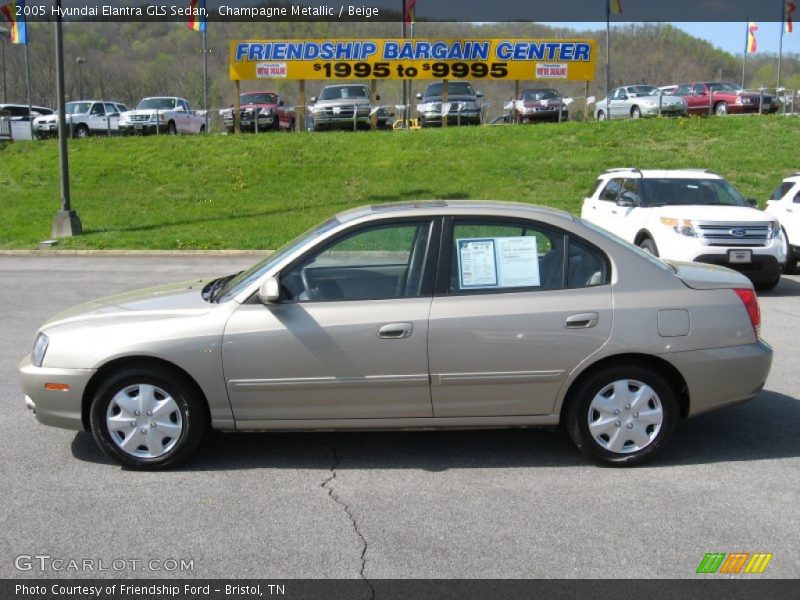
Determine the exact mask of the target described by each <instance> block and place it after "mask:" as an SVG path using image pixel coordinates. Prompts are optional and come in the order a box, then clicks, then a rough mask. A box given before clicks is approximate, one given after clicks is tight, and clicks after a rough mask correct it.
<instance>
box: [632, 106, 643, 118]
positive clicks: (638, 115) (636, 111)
mask: <svg viewBox="0 0 800 600" xmlns="http://www.w3.org/2000/svg"><path fill="white" fill-rule="evenodd" d="M641 118H642V111H641V109H640V108H639V107H638V106H634V107H633V108H632V109H631V119H641Z"/></svg>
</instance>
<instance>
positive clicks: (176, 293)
mask: <svg viewBox="0 0 800 600" xmlns="http://www.w3.org/2000/svg"><path fill="white" fill-rule="evenodd" d="M206 281H207V280H194V281H186V282H182V283H173V284H169V285H162V286H158V287H153V288H147V289H143V290H135V291H132V292H125V293H122V294H115V295H113V296H106V297H105V298H98V299H97V300H93V301H91V302H86V303H84V304H79V305H77V306H73V307H72V308H68V309H67V310H65V311H63V312H60V313H59V314H57V315H55V316H54V317H52V318H51V319H50V320H49V321H48V322H47V323H46V324H45V325H44V326H43V327H42V329H48V328H52V327H58V326H60V325H66V324H69V323H77V322H86V321H96V320H97V321H109V320H117V321H119V320H126V321H127V320H132V319H141V320H153V319H168V318H175V317H184V316H186V317H188V316H197V315H202V314H205V313H207V312H209V311H210V310H211V309H212V308H213V307H214V306H215V305H213V304H211V303H209V302H206V301H205V300H203V297H202V294H201V292H202V290H203V286H204V284H205V283H206Z"/></svg>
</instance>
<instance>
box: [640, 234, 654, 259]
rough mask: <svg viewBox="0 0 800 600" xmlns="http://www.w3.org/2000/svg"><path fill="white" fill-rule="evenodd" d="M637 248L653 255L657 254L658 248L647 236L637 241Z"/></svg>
mask: <svg viewBox="0 0 800 600" xmlns="http://www.w3.org/2000/svg"><path fill="white" fill-rule="evenodd" d="M639 248H641V249H642V250H644V251H645V252H649V253H650V254H652V255H653V256H658V248H657V247H656V243H655V242H654V241H653V240H652V239H651V238H649V237H648V238H644V239H643V240H642V241H641V242H639Z"/></svg>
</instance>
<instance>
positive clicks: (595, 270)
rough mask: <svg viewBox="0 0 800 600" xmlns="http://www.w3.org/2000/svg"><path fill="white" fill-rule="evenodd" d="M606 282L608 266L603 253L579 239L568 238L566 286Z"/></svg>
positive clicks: (586, 285) (579, 286) (572, 286)
mask: <svg viewBox="0 0 800 600" xmlns="http://www.w3.org/2000/svg"><path fill="white" fill-rule="evenodd" d="M608 282H609V268H608V261H607V260H606V257H605V255H604V254H603V253H602V252H600V250H598V249H596V248H594V247H592V246H590V245H588V244H586V243H584V242H582V241H580V240H577V239H575V238H570V240H569V258H568V262H567V287H570V288H582V287H591V286H594V285H603V284H606V283H608Z"/></svg>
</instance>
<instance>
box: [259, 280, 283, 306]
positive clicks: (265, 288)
mask: <svg viewBox="0 0 800 600" xmlns="http://www.w3.org/2000/svg"><path fill="white" fill-rule="evenodd" d="M280 297H281V284H280V282H279V281H278V278H277V277H268V278H267V279H265V280H264V281H263V282H262V283H261V287H259V288H258V300H259V302H261V304H273V303H275V302H277V301H278V300H279V299H280Z"/></svg>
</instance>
